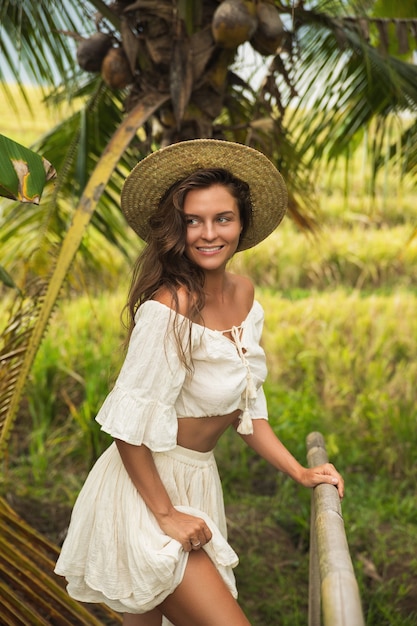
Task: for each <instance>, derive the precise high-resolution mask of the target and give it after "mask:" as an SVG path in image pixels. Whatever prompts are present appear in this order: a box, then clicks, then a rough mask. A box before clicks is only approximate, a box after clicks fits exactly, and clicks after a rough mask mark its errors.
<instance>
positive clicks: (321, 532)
mask: <svg viewBox="0 0 417 626" xmlns="http://www.w3.org/2000/svg"><path fill="white" fill-rule="evenodd" d="M307 461H308V465H309V467H314V466H315V465H321V464H322V463H327V462H328V458H327V453H326V448H325V444H324V439H323V437H322V435H321V434H320V433H310V434H309V435H308V437H307ZM312 501H313V506H312V534H313V535H314V537H315V538H314V540H313V542H312V544H311V545H312V553H311V557H310V558H311V559H312V561H313V563H311V561H310V583H309V584H310V589H309V600H310V607H309V626H320V605H321V612H322V617H323V624H324V626H365V621H364V618H363V613H362V606H361V600H360V596H359V588H358V584H357V581H356V577H355V574H354V571H353V566H352V561H351V558H350V553H349V546H348V543H347V539H346V533H345V528H344V523H343V517H342V510H341V506H340V500H339V496H338V493H337V490H336V488H335V487H333V485H328V484H322V485H317V487H315V488H314V490H313V494H312ZM317 594H319V599H318V598H317ZM313 596H314V598H313ZM310 620H311V621H310Z"/></svg>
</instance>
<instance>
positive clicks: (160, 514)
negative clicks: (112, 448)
mask: <svg viewBox="0 0 417 626" xmlns="http://www.w3.org/2000/svg"><path fill="white" fill-rule="evenodd" d="M116 445H117V449H118V450H119V453H120V456H121V458H122V461H123V465H124V466H125V468H126V471H127V473H128V474H129V476H130V478H131V480H132V482H133V484H134V485H135V487H136V489H137V490H138V492H139V494H140V495H141V497H142V498H143V500H144V502H145V504H146V505H147V506H148V508H149V509H150V510H151V511H152V513H153V514H154V516H155V518H156V521H157V522H158V524H159V526H160V527H161V530H162V531H163V532H164V533H166V534H167V535H169V536H170V537H172V538H173V539H176V540H177V541H179V542H180V543H181V545H182V547H183V548H184V550H185V551H186V552H190V551H191V550H192V544H198V542H200V544H201V545H204V544H206V543H207V542H208V541H210V539H211V532H210V529H209V528H208V526H207V524H206V523H205V522H204V520H202V519H201V518H199V517H194V516H193V515H187V514H185V513H181V512H180V511H177V509H176V508H175V507H174V506H173V504H172V502H171V500H170V498H169V495H168V493H167V491H166V489H165V487H164V485H163V483H162V480H161V478H160V476H159V473H158V470H157V468H156V466H155V463H154V460H153V457H152V453H151V451H150V450H149V448H147V447H146V446H145V445H141V446H134V445H132V444H130V443H126V442H125V441H122V440H121V439H116ZM198 547H199V546H198Z"/></svg>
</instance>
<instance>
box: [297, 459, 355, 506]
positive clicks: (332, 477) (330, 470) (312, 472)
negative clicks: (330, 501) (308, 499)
mask: <svg viewBox="0 0 417 626" xmlns="http://www.w3.org/2000/svg"><path fill="white" fill-rule="evenodd" d="M299 482H300V483H301V484H302V485H303V486H304V487H316V485H320V484H322V483H328V484H329V485H334V486H335V487H337V491H338V492H339V497H340V499H342V498H343V496H344V494H345V483H344V480H343V478H342V476H341V475H340V474H339V472H338V471H337V469H336V468H335V466H334V465H332V464H331V463H325V464H324V465H317V466H316V467H312V468H306V467H304V468H303V471H302V473H301V476H300V480H299Z"/></svg>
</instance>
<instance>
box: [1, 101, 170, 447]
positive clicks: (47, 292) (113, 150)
mask: <svg viewBox="0 0 417 626" xmlns="http://www.w3.org/2000/svg"><path fill="white" fill-rule="evenodd" d="M167 98H168V96H167V95H164V96H155V95H154V94H150V96H149V97H148V98H147V99H146V100H145V99H144V101H142V103H141V104H139V105H137V107H136V108H135V109H133V110H132V111H131V112H130V113H129V114H128V115H127V116H126V118H125V120H124V121H123V123H122V124H121V125H120V126H119V128H118V130H117V131H116V133H115V134H114V136H113V137H112V139H111V141H110V142H109V144H108V146H107V148H106V149H105V150H104V152H103V155H102V157H101V159H100V160H99V161H98V163H97V166H96V168H95V170H94V171H93V174H92V175H91V177H90V179H89V182H88V184H87V186H86V188H85V190H84V193H83V195H82V197H81V200H80V203H79V205H78V208H77V210H76V211H75V213H74V216H73V220H72V223H71V226H70V228H69V229H68V232H67V234H66V236H65V239H64V241H63V243H62V246H61V248H60V251H59V256H58V258H57V261H56V265H55V268H54V271H53V273H52V276H51V277H50V279H49V281H48V283H47V286H46V288H44V287H43V285H42V286H41V289H40V291H39V292H38V297H36V298H35V299H33V300H32V301H31V303H30V305H29V306H28V309H27V310H26V311H25V312H23V313H22V311H21V310H18V314H17V318H14V319H13V320H12V322H11V324H9V326H8V328H7V333H6V337H5V342H4V345H3V348H2V350H1V353H0V354H1V359H0V416H1V420H0V453H1V452H2V451H4V447H5V443H6V441H7V438H8V436H9V433H10V430H11V428H12V426H13V423H14V419H15V417H16V413H17V410H18V407H19V403H20V399H21V396H22V393H23V390H24V386H25V382H26V379H27V375H28V372H29V371H30V368H31V366H32V363H33V360H34V358H35V355H36V352H37V350H38V348H39V345H40V343H41V341H42V338H43V335H44V333H45V330H46V328H47V325H48V321H49V318H50V315H51V313H52V310H53V307H54V306H55V303H56V300H57V298H58V295H59V292H60V290H61V287H62V284H63V282H64V280H65V278H66V275H67V272H68V269H69V267H70V265H71V263H72V261H73V259H74V256H75V254H76V252H77V250H78V248H79V246H80V243H81V241H82V237H83V235H84V232H85V229H86V227H87V225H88V224H89V222H90V221H91V218H92V216H93V214H94V211H95V209H96V207H97V203H98V200H99V198H100V196H101V194H102V193H103V190H104V187H105V185H106V183H107V181H108V180H109V178H110V176H111V174H112V172H113V171H114V169H115V167H116V166H117V164H118V162H119V161H120V158H121V155H122V154H123V153H124V152H125V150H126V147H127V146H128V145H129V143H130V142H131V140H132V138H133V137H134V135H135V134H136V132H137V129H138V128H140V126H141V125H142V124H143V123H144V121H145V120H147V119H148V118H149V116H150V115H152V114H153V112H154V111H155V109H156V108H158V107H159V106H161V104H162V103H163V102H164V101H165V100H166V99H167ZM11 347H12V350H11V349H10V348H11Z"/></svg>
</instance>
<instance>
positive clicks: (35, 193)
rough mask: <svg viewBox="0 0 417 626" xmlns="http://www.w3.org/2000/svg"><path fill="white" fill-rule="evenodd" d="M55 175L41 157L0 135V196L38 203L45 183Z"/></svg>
mask: <svg viewBox="0 0 417 626" xmlns="http://www.w3.org/2000/svg"><path fill="white" fill-rule="evenodd" d="M55 176H56V171H55V168H54V167H53V166H52V165H51V164H50V163H49V161H47V160H46V159H45V158H44V157H41V156H40V155H39V154H36V153H35V152H33V151H32V150H29V149H28V148H25V147H24V146H21V145H20V144H18V143H16V142H15V141H13V140H12V139H9V138H8V137H5V136H4V135H0V195H1V196H4V197H5V198H10V199H12V200H19V202H32V203H34V204H39V202H40V199H41V195H42V192H43V188H44V186H45V184H46V182H47V181H48V180H51V179H52V178H55Z"/></svg>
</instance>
